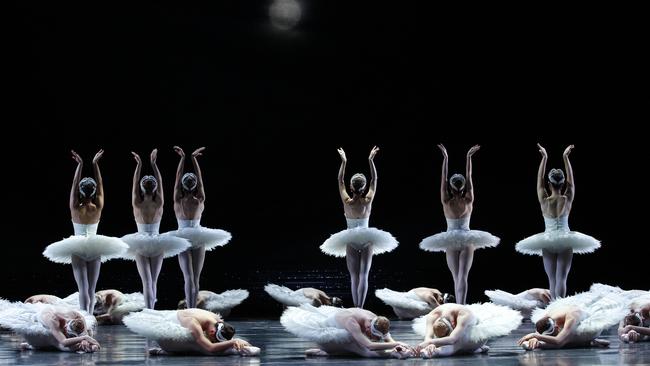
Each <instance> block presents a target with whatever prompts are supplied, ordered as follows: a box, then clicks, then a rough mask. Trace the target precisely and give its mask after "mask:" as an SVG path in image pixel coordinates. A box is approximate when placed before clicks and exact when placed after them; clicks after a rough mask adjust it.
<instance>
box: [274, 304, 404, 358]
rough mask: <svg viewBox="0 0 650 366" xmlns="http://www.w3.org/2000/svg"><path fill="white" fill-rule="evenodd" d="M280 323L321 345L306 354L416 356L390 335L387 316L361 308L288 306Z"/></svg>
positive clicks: (291, 331)
mask: <svg viewBox="0 0 650 366" xmlns="http://www.w3.org/2000/svg"><path fill="white" fill-rule="evenodd" d="M280 323H281V324H282V326H284V328H285V329H286V330H287V331H288V332H289V333H291V334H293V335H295V336H296V337H300V338H304V339H307V340H309V341H311V342H314V343H317V344H318V346H319V347H320V348H313V349H308V350H307V351H305V354H306V355H307V356H329V355H350V354H353V355H358V356H361V357H397V358H406V357H409V356H413V355H415V352H414V350H413V349H412V348H411V347H410V346H408V345H407V344H405V343H402V342H397V341H395V340H394V339H393V338H392V337H391V335H390V333H389V329H390V321H389V320H388V319H387V318H385V317H383V316H377V315H375V314H374V313H372V312H370V311H368V310H364V309H359V308H350V309H341V308H335V307H332V306H320V307H318V308H316V307H314V306H311V305H309V304H303V305H301V306H300V307H293V306H292V307H289V308H287V309H286V310H285V311H284V313H283V314H282V317H281V318H280Z"/></svg>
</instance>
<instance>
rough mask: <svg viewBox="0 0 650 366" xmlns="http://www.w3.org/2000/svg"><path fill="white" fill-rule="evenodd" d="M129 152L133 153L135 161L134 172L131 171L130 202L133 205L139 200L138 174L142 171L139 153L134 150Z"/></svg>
mask: <svg viewBox="0 0 650 366" xmlns="http://www.w3.org/2000/svg"><path fill="white" fill-rule="evenodd" d="M131 154H133V158H134V159H135V163H136V165H135V172H134V173H133V188H132V191H131V203H132V204H133V205H135V204H137V203H138V202H140V201H141V198H140V197H141V193H140V174H141V173H142V160H141V159H140V155H138V154H136V153H135V152H133V151H131Z"/></svg>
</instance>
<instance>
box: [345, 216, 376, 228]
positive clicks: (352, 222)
mask: <svg viewBox="0 0 650 366" xmlns="http://www.w3.org/2000/svg"><path fill="white" fill-rule="evenodd" d="M345 221H346V222H347V223H348V229H353V228H355V227H368V221H370V218H369V217H366V218H365V219H350V218H347V217H346V218H345Z"/></svg>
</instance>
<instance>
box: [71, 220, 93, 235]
mask: <svg viewBox="0 0 650 366" xmlns="http://www.w3.org/2000/svg"><path fill="white" fill-rule="evenodd" d="M98 226H99V222H96V223H94V224H80V223H77V222H74V221H73V222H72V227H73V228H74V234H75V235H81V236H89V235H97V227H98Z"/></svg>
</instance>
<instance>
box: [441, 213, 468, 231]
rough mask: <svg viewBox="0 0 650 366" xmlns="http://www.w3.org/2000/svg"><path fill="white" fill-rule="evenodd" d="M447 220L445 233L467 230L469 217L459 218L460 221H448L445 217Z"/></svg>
mask: <svg viewBox="0 0 650 366" xmlns="http://www.w3.org/2000/svg"><path fill="white" fill-rule="evenodd" d="M445 219H446V220H447V231H451V230H469V219H470V216H466V217H461V218H460V219H450V218H448V217H445Z"/></svg>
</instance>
